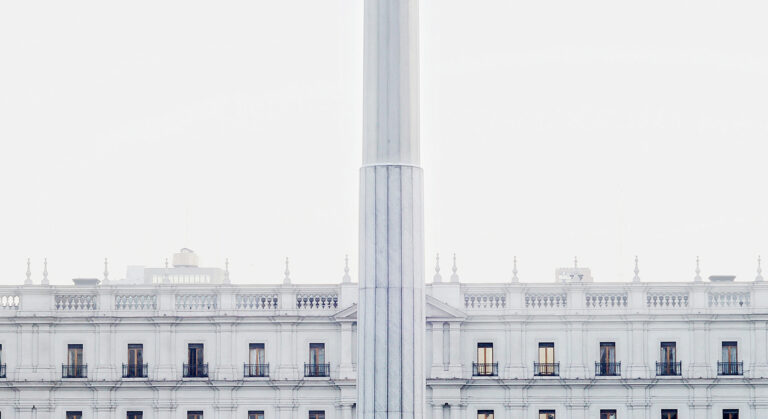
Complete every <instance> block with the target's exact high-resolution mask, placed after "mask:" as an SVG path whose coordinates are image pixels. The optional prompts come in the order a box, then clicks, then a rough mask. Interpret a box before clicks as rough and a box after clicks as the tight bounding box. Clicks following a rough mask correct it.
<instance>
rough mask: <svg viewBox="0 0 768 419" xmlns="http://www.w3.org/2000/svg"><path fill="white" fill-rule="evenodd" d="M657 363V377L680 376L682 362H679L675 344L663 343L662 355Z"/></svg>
mask: <svg viewBox="0 0 768 419" xmlns="http://www.w3.org/2000/svg"><path fill="white" fill-rule="evenodd" d="M659 358H660V360H659V362H657V363H656V375H680V362H678V361H677V345H676V343H675V342H661V354H660V355H659Z"/></svg>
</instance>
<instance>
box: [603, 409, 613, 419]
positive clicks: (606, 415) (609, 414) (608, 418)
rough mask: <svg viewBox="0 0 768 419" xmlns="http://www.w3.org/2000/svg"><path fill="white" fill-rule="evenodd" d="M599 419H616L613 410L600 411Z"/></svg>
mask: <svg viewBox="0 0 768 419" xmlns="http://www.w3.org/2000/svg"><path fill="white" fill-rule="evenodd" d="M600 419H616V411H615V410H601V411H600Z"/></svg>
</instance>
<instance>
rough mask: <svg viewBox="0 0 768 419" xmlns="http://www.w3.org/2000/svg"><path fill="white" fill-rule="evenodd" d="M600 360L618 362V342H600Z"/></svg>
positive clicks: (602, 361)
mask: <svg viewBox="0 0 768 419" xmlns="http://www.w3.org/2000/svg"><path fill="white" fill-rule="evenodd" d="M600 362H601V363H603V364H615V363H616V343H614V342H600Z"/></svg>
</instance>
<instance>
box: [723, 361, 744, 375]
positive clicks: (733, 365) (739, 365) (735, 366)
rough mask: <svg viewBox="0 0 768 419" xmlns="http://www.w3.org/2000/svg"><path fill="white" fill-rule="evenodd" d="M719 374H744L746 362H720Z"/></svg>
mask: <svg viewBox="0 0 768 419" xmlns="http://www.w3.org/2000/svg"><path fill="white" fill-rule="evenodd" d="M717 375H744V362H718V363H717Z"/></svg>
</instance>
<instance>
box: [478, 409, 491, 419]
mask: <svg viewBox="0 0 768 419" xmlns="http://www.w3.org/2000/svg"><path fill="white" fill-rule="evenodd" d="M477 419H493V410H478V411H477Z"/></svg>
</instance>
